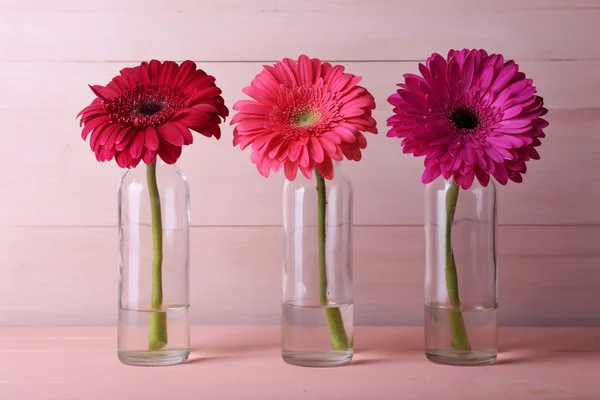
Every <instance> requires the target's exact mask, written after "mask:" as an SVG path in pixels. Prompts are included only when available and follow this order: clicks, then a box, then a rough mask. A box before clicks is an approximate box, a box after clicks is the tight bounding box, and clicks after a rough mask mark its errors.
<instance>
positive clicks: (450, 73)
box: [388, 49, 548, 189]
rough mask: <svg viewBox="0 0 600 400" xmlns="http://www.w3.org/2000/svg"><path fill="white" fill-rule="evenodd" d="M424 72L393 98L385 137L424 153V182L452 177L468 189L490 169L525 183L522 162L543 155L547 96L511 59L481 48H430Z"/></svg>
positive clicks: (485, 178)
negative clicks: (433, 51) (442, 50)
mask: <svg viewBox="0 0 600 400" xmlns="http://www.w3.org/2000/svg"><path fill="white" fill-rule="evenodd" d="M419 70H420V72H421V74H422V77H421V76H417V75H413V74H406V75H404V79H405V83H403V84H400V85H398V86H399V87H400V89H398V91H397V93H395V94H393V95H392V96H390V98H389V99H388V102H389V103H390V104H392V105H393V106H394V113H395V115H394V116H392V117H390V118H389V119H388V125H389V126H391V127H392V128H391V129H390V131H389V133H388V136H390V137H399V138H403V140H402V146H403V151H404V152H405V153H412V154H414V155H415V156H425V172H424V173H423V182H424V183H429V182H432V181H434V180H435V179H436V178H438V177H439V176H440V175H442V176H443V177H444V178H445V179H450V178H451V177H454V179H455V180H456V183H457V184H458V185H460V186H461V187H462V188H463V189H468V188H469V187H470V186H471V185H472V183H473V180H474V178H475V177H477V179H478V180H479V182H480V183H481V184H482V185H484V186H486V185H487V184H488V183H489V180H490V175H493V176H494V178H496V180H497V181H498V182H499V183H501V184H503V185H505V184H506V183H507V182H508V180H509V179H510V180H512V181H514V182H522V180H523V177H522V176H521V174H524V173H525V172H526V171H527V166H526V165H525V163H526V162H527V161H529V160H530V159H536V160H537V159H539V154H538V152H537V151H536V149H535V148H536V147H537V146H539V145H540V144H541V142H540V138H543V137H544V136H545V135H544V132H543V129H544V128H545V127H547V126H548V123H547V122H546V121H545V120H544V119H542V118H540V117H541V116H543V115H545V114H546V113H547V110H546V109H545V108H544V107H543V105H544V101H543V99H542V98H541V97H539V96H536V88H535V86H533V81H532V80H531V79H527V78H526V77H525V74H524V73H522V72H519V67H518V65H517V64H515V62H514V61H506V62H505V61H504V58H503V57H502V55H500V54H492V55H488V54H487V53H486V52H485V51H484V50H470V51H469V50H466V49H465V50H462V51H455V50H451V51H450V52H449V53H448V60H445V59H444V57H442V56H441V55H439V54H433V55H432V56H431V57H430V58H429V59H428V60H427V63H426V65H423V64H420V65H419Z"/></svg>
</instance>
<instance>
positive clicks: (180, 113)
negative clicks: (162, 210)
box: [77, 60, 229, 168]
mask: <svg viewBox="0 0 600 400" xmlns="http://www.w3.org/2000/svg"><path fill="white" fill-rule="evenodd" d="M90 87H91V89H92V91H93V92H94V94H95V95H96V96H98V97H97V98H96V99H94V101H92V104H90V105H89V106H88V107H86V108H84V109H83V110H82V111H81V112H80V113H79V114H78V115H77V117H81V125H83V131H82V133H81V136H82V137H83V139H84V140H85V139H86V138H87V137H88V135H89V134H90V133H91V137H90V147H91V149H92V150H93V151H94V153H95V154H96V159H97V160H98V161H110V160H112V159H113V157H114V158H115V160H116V161H117V164H119V166H120V167H122V168H133V167H136V166H137V165H138V164H139V162H140V161H141V160H143V161H144V162H145V163H146V164H151V163H152V162H154V160H155V159H156V155H158V156H159V157H160V158H161V159H162V160H163V161H164V162H166V163H167V164H173V163H175V162H176V161H177V159H178V158H179V156H180V155H181V149H182V146H183V145H188V144H192V142H193V141H194V137H193V136H192V133H191V132H190V130H193V131H195V132H198V133H200V134H202V135H204V136H207V137H211V136H214V137H216V138H217V139H219V137H220V136H221V130H220V128H219V124H220V123H221V122H222V121H221V118H222V119H223V120H224V119H225V117H226V116H227V115H228V113H229V111H228V110H227V107H225V103H224V101H223V98H222V97H221V89H219V88H218V87H217V86H216V85H215V78H214V77H212V76H210V75H207V74H206V73H205V72H204V71H202V70H199V69H198V70H197V69H196V64H195V63H194V62H192V61H185V62H184V63H182V64H181V65H180V66H179V65H177V63H175V62H173V61H165V62H164V63H161V62H160V61H157V60H152V61H150V62H149V63H147V62H144V63H142V64H141V65H140V66H137V67H134V68H125V69H123V70H122V71H121V74H120V75H119V76H116V77H115V78H113V79H112V81H111V82H110V83H109V84H108V85H106V86H105V87H104V86H98V85H96V86H90Z"/></svg>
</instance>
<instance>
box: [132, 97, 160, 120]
mask: <svg viewBox="0 0 600 400" xmlns="http://www.w3.org/2000/svg"><path fill="white" fill-rule="evenodd" d="M164 108H165V103H164V101H152V100H145V101H143V102H141V103H139V104H138V105H137V107H136V108H135V112H137V113H138V114H142V115H145V116H147V117H149V116H151V115H154V114H156V113H157V112H160V111H162V110H163V109H164Z"/></svg>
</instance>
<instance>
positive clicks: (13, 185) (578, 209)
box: [0, 0, 600, 326]
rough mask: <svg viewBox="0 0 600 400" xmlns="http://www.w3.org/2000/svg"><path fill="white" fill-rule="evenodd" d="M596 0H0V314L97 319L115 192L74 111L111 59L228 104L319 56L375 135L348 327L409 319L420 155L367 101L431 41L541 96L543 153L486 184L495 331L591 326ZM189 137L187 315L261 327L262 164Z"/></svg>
mask: <svg viewBox="0 0 600 400" xmlns="http://www.w3.org/2000/svg"><path fill="white" fill-rule="evenodd" d="M599 20H600V2H599V1H597V0H500V1H480V0H430V1H428V2H422V1H417V0H370V1H360V0H210V1H193V0H172V1H168V2H165V1H161V0H105V1H102V2H94V1H80V0H55V1H52V2H47V1H43V0H0V135H1V138H2V143H3V148H2V149H3V150H4V151H3V155H2V157H0V171H1V172H0V188H1V189H0V193H1V197H0V199H1V202H0V204H1V207H0V272H1V274H2V275H1V279H0V325H5V326H10V325H38V324H41V325H92V324H114V323H115V319H116V294H117V286H116V283H117V277H118V275H117V265H116V228H115V225H116V204H115V203H116V189H117V185H118V181H119V177H120V176H121V174H122V172H123V171H121V170H120V169H119V168H118V167H117V166H116V165H113V164H98V163H96V161H95V159H94V157H93V154H92V153H91V151H90V150H89V148H88V147H87V144H86V143H84V142H83V141H82V140H81V138H80V135H79V132H80V130H79V126H78V123H77V121H76V120H75V115H76V114H77V112H78V111H79V110H80V109H81V108H83V107H84V106H86V105H87V104H88V103H89V102H90V101H91V99H92V98H93V96H92V94H91V92H90V91H89V89H88V87H87V84H88V83H90V84H105V83H107V82H108V81H109V80H110V78H111V77H112V76H114V75H115V74H116V73H118V71H119V69H121V68H123V67H125V66H130V65H134V64H137V63H139V62H140V61H142V60H147V59H151V58H158V59H173V60H177V61H181V60H184V59H193V60H195V61H197V62H198V63H199V65H200V66H201V67H202V68H203V69H205V70H206V71H207V72H209V73H210V74H212V75H214V76H215V77H216V78H217V84H218V85H219V86H220V87H221V88H223V91H224V96H225V100H226V102H227V104H228V105H229V106H230V107H231V105H232V104H233V103H234V102H235V101H236V100H238V99H241V98H243V95H242V93H241V89H242V88H243V87H244V86H246V85H247V84H248V83H249V82H250V80H251V79H252V78H253V77H254V76H255V75H256V74H257V73H258V72H259V71H260V69H261V66H262V65H263V64H265V63H272V62H274V61H276V60H278V59H280V58H282V57H285V56H289V57H297V55H299V54H300V53H306V54H308V55H310V56H316V57H321V58H323V59H325V60H329V61H337V62H340V63H343V64H344V65H346V67H347V69H348V71H349V72H352V73H354V74H357V75H362V76H363V78H364V80H363V85H364V86H366V87H367V88H369V89H370V90H371V91H372V93H373V94H374V96H375V98H376V101H377V105H378V109H377V110H376V112H375V117H376V119H377V121H378V124H379V128H380V131H381V134H380V135H379V136H372V137H371V138H370V142H369V147H368V148H367V150H366V151H365V152H364V159H363V161H361V163H358V164H356V163H354V164H348V163H346V164H345V165H344V170H345V172H346V173H347V174H348V175H349V176H350V177H351V180H352V182H353V186H354V188H355V224H356V226H357V227H356V234H355V268H356V273H355V281H356V312H357V321H358V323H359V324H376V325H386V324H399V325H403V324H418V323H421V322H422V281H423V262H424V254H423V253H424V250H423V246H424V238H423V228H422V226H421V224H422V221H423V185H422V184H421V183H420V175H421V172H422V168H423V167H422V160H420V159H414V158H412V157H410V156H405V155H402V153H401V150H400V143H399V141H398V140H394V139H388V138H386V137H385V132H386V127H385V120H386V118H387V117H388V116H389V115H390V113H391V107H390V106H389V105H387V103H386V98H387V97H388V95H389V94H391V93H392V92H393V90H394V88H395V86H394V85H395V83H397V81H399V80H400V79H401V75H402V74H403V73H406V72H414V71H416V69H417V63H418V62H419V61H421V60H424V59H425V58H426V57H427V56H428V55H430V54H431V53H432V52H434V51H437V52H441V53H445V52H446V51H447V50H448V49H449V48H451V47H456V48H462V47H484V48H486V49H488V50H489V51H492V52H502V53H504V54H505V55H506V56H507V57H511V58H515V59H516V60H517V62H518V63H519V64H520V65H521V67H522V69H523V70H524V71H525V72H526V73H527V74H528V75H529V76H531V77H533V78H534V79H535V82H536V85H537V86H538V88H539V92H540V94H541V95H542V96H544V98H545V99H546V103H547V105H548V107H549V109H550V114H549V115H548V120H549V121H550V122H551V125H550V127H549V128H548V130H547V136H548V137H547V138H546V139H545V141H544V144H543V146H542V147H541V149H540V152H541V155H542V160H541V161H537V162H536V161H534V162H532V163H530V164H529V167H530V168H529V173H528V174H527V175H526V176H525V183H524V184H521V185H517V184H512V185H509V186H507V187H503V188H501V189H500V190H499V208H500V218H499V221H500V225H501V228H500V241H499V262H500V304H501V312H500V315H501V320H502V322H503V323H504V324H507V325H600V308H598V307H597V304H598V301H597V298H598V295H599V293H600V208H599V205H600V185H599V184H600V178H599V177H598V173H597V172H598V169H599V167H598V165H600V134H599V132H600V96H598V93H600V44H599V43H598V42H597V40H596V38H598V37H600V24H598V21H599ZM231 139H232V135H231V129H230V128H229V127H225V129H224V135H223V138H222V139H221V140H220V141H216V140H200V139H199V140H198V141H197V142H196V144H195V145H194V146H191V147H189V148H186V149H185V151H184V153H183V157H182V158H181V160H180V163H179V164H180V166H181V168H182V170H183V171H184V172H185V174H186V175H187V176H188V178H189V180H190V183H191V187H192V224H193V229H192V259H191V270H192V279H193V280H192V288H193V294H192V301H193V306H192V320H193V322H195V323H199V324H274V323H277V322H278V318H279V299H280V288H281V283H280V280H281V272H280V269H281V246H280V243H281V240H280V228H279V224H280V223H281V212H280V210H281V185H282V182H283V177H282V176H281V174H279V175H276V176H273V177H272V178H270V179H268V180H265V179H264V178H262V177H261V176H259V174H258V172H257V171H256V169H255V167H254V166H253V165H252V164H251V163H250V160H249V158H250V154H249V153H248V152H240V151H239V149H237V148H232V146H231Z"/></svg>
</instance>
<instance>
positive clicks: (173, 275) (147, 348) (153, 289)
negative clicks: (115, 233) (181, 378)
mask: <svg viewBox="0 0 600 400" xmlns="http://www.w3.org/2000/svg"><path fill="white" fill-rule="evenodd" d="M189 208H190V200H189V187H188V183H187V180H186V178H185V176H184V175H183V174H182V173H181V172H180V171H179V170H178V169H177V167H176V166H175V165H168V164H165V163H163V162H162V161H158V162H154V163H153V164H149V165H144V164H140V165H139V166H138V167H137V168H134V169H130V170H129V171H127V172H126V173H125V175H124V176H123V179H122V181H121V186H120V188H119V256H120V257H119V270H120V283H119V329H118V355H119V359H120V360H121V362H123V363H125V364H130V365H149V366H160V365H172V364H179V363H182V362H184V361H185V360H186V359H187V358H188V356H189V353H190V334H189V321H188V307H189V294H188V292H189V288H188V287H189V283H188V281H189V279H188V259H189V226H190V215H189Z"/></svg>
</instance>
